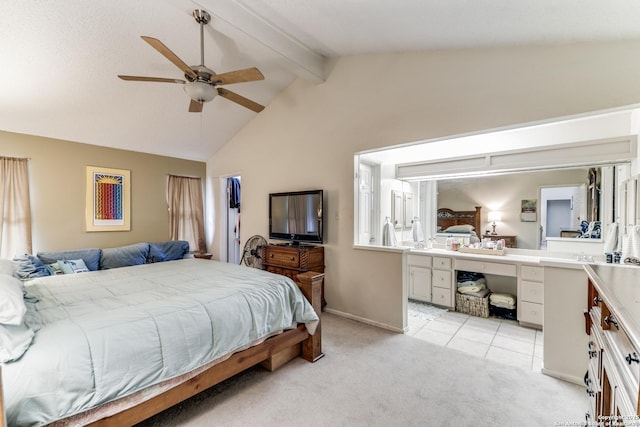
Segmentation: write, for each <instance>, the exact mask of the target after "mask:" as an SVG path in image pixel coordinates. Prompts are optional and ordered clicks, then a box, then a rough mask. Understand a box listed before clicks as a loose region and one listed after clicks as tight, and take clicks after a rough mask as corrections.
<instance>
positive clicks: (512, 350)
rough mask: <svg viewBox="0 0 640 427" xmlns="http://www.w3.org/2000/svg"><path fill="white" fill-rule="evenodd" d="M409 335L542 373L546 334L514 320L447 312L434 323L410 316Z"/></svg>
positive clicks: (433, 321)
mask: <svg viewBox="0 0 640 427" xmlns="http://www.w3.org/2000/svg"><path fill="white" fill-rule="evenodd" d="M408 323H409V332H408V333H407V335H409V336H413V337H415V338H418V339H421V340H425V341H428V342H430V343H433V344H438V345H442V346H445V347H449V348H453V349H456V350H459V351H463V352H465V353H468V354H470V355H473V356H478V357H483V358H486V359H491V360H494V361H497V362H502V363H506V364H509V365H514V366H519V367H521V368H524V369H530V370H531V371H533V372H540V368H541V366H542V348H543V347H542V338H543V335H542V331H540V330H537V329H531V328H526V327H523V326H520V325H519V324H518V322H516V321H513V320H502V319H496V318H488V319H484V318H481V317H476V316H470V315H467V314H463V313H457V312H454V311H447V312H446V313H444V314H442V315H441V316H440V317H438V318H436V319H433V320H422V319H419V318H416V317H412V316H409V317H408Z"/></svg>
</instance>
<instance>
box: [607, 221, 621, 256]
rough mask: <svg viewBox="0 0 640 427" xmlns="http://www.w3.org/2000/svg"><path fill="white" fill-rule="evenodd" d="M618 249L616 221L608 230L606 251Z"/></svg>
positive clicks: (608, 252) (610, 251)
mask: <svg viewBox="0 0 640 427" xmlns="http://www.w3.org/2000/svg"><path fill="white" fill-rule="evenodd" d="M617 249H618V223H617V222H614V223H613V224H611V226H610V227H609V230H608V231H607V238H606V239H605V241H604V253H605V254H612V253H614V252H615V251H616V250H617Z"/></svg>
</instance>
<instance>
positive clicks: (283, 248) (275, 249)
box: [262, 243, 327, 307]
mask: <svg viewBox="0 0 640 427" xmlns="http://www.w3.org/2000/svg"><path fill="white" fill-rule="evenodd" d="M263 251H264V252H263V258H262V259H263V261H262V268H264V269H265V270H267V271H269V272H271V273H276V274H282V275H283V276H287V277H289V278H291V279H293V280H296V277H297V276H298V274H300V273H305V272H307V271H315V272H316V273H324V247H323V246H314V245H305V244H298V245H290V244H289V243H278V244H268V245H267V246H266V247H265V248H264V249H263ZM321 293H322V307H324V306H325V305H327V301H326V300H325V299H324V281H323V283H322V292H321Z"/></svg>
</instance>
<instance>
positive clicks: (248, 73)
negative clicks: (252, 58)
mask: <svg viewBox="0 0 640 427" xmlns="http://www.w3.org/2000/svg"><path fill="white" fill-rule="evenodd" d="M256 80H264V76H263V75H262V73H261V72H260V70H258V69H257V68H255V67H253V68H247V69H244V70H237V71H229V72H228V73H222V74H218V75H215V76H211V82H212V83H216V84H219V85H228V84H232V83H244V82H253V81H256Z"/></svg>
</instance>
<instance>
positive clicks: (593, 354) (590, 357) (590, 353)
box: [589, 350, 631, 363]
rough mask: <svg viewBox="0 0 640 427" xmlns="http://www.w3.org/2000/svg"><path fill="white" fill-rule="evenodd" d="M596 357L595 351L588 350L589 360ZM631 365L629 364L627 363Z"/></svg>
mask: <svg viewBox="0 0 640 427" xmlns="http://www.w3.org/2000/svg"><path fill="white" fill-rule="evenodd" d="M597 355H598V352H597V351H595V350H589V359H593V358H594V357H596V356H597ZM629 363H631V362H629Z"/></svg>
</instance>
